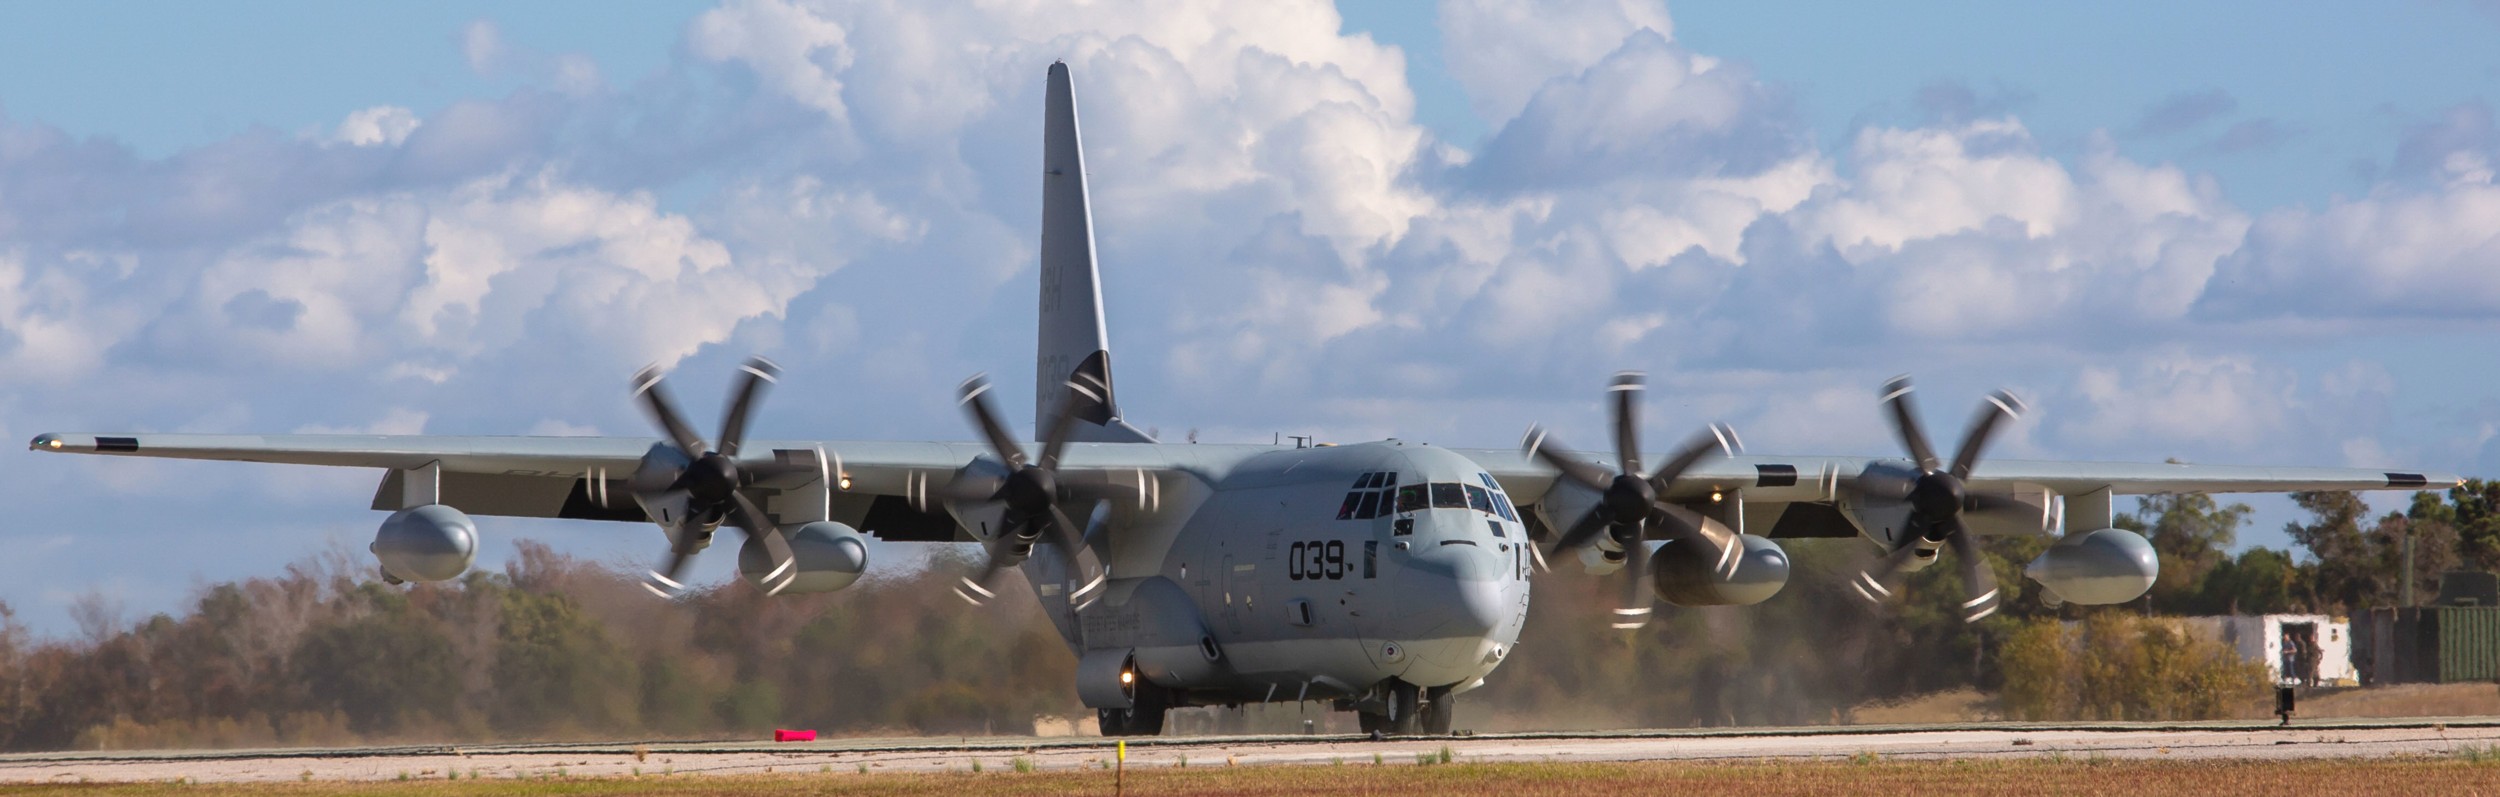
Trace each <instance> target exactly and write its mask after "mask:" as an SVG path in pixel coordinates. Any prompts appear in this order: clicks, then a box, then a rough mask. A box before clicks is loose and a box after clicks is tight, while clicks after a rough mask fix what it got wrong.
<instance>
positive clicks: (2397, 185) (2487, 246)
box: [2198, 104, 2500, 319]
mask: <svg viewBox="0 0 2500 797" xmlns="http://www.w3.org/2000/svg"><path fill="white" fill-rule="evenodd" d="M2491 130H2492V124H2491V112H2490V109H2489V108H2487V107H2484V106H2480V105H2478V104H2474V105H2461V106H2458V107H2457V108H2455V109H2453V110H2451V111H2450V112H2449V113H2447V114H2445V115H2444V116H2443V118H2442V119H2441V120H2440V121H2439V122H2437V123H2434V124H2431V125H2426V126H2424V127H2422V128H2420V129H2417V130H2416V131H2414V133H2413V134H2412V135H2411V136H2409V137H2408V138H2407V140H2406V141H2405V143H2404V144H2403V146H2402V147H2401V148H2400V149H2399V151H2398V156H2397V163H2398V164H2400V173H2399V174H2398V175H2396V176H2395V177H2396V179H2395V181H2391V182H2389V183H2383V184H2381V185H2380V186H2379V187H2378V188H2376V189H2374V190H2373V191H2372V192H2371V193H2370V194H2369V195H2367V196H2362V197H2355V198H2338V199H2336V200H2334V201H2333V202H2330V203H2328V204H2327V205H2326V206H2325V207H2323V208H2316V209H2311V208H2300V207H2295V208H2282V209H2277V210H2274V211H2271V212H2269V213H2267V214H2265V215H2264V216H2263V217H2261V218H2260V219H2259V220H2258V221H2257V224H2256V226H2255V227H2254V228H2253V229H2252V230H2251V231H2250V232H2249V235H2248V240H2247V242H2246V244H2245V245H2243V246H2242V247H2241V248H2240V249H2239V250H2238V251H2236V252H2234V253H2232V255H2231V257H2230V258H2229V259H2228V260H2227V261H2226V262H2225V263H2223V264H2222V267H2221V268H2220V269H2219V270H2218V271H2217V273H2216V274H2215V276H2214V280H2213V284H2212V285H2211V286H2210V288H2209V289H2208V290H2207V292H2206V294H2205V295H2204V296H2203V297H2202V298H2201V299H2200V300H2199V304H2198V309H2199V310H2200V311H2201V312H2202V313H2204V314H2206V315H2209V316H2211V317H2214V318H2220V319H2251V318H2280V317H2313V318H2371V317H2402V318H2459V319H2489V318H2492V317H2495V316H2500V269H2494V268H2492V264H2493V263H2500V184H2496V183H2495V181H2494V179H2493V166H2492V164H2493V163H2494V162H2495V160H2496V159H2500V137H2495V136H2494V135H2492V133H2491Z"/></svg>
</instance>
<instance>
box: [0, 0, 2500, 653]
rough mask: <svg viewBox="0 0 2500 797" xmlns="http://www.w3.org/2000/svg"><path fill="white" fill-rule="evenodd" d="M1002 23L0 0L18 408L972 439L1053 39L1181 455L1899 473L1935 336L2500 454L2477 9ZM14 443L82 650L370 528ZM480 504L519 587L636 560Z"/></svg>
mask: <svg viewBox="0 0 2500 797" xmlns="http://www.w3.org/2000/svg"><path fill="white" fill-rule="evenodd" d="M1340 12H1342V13H1340ZM1020 13H1021V12H1019V11H1017V10H1015V9H996V8H970V7H965V6H962V5H960V4H949V3H932V4H925V5H920V6H913V7H910V8H881V7H874V6H861V5H853V4H844V3H805V2H802V3H795V4H793V3H785V2H781V0H739V1H738V2H731V3H727V4H723V5H719V6H715V5H714V4H711V3H691V2H670V3H637V4H623V5H619V4H602V3H579V2H553V3H533V4H525V5H518V6H514V5H508V4H487V3H435V4H423V5H407V6H364V5H339V4H329V3H255V4H247V5H242V6H231V7H229V6H217V5H203V4H176V3H157V4H120V5H108V6H101V7H83V6H74V5H66V4H64V5H49V6H38V5H28V4H18V5H11V6H8V7H7V8H5V9H0V367H6V368H8V369H9V370H10V371H11V372H12V373H15V374H18V375H20V378H19V379H18V380H16V383H15V384H13V385H11V386H6V387H0V424H4V425H5V426H6V430H7V431H10V432H15V433H17V434H18V436H20V437H26V436H31V435H32V434H34V433H36V432H41V431H66V430H117V429H137V430H183V431H322V430H373V431H423V432H431V433H446V434H448V433H483V434H493V433H524V432H538V433H594V432H595V433H608V434H640V433H642V431H643V430H642V428H641V427H642V422H641V421H640V420H639V419H638V418H636V417H635V416H634V414H633V412H632V410H631V408H630V407H629V406H628V405H627V404H626V403H625V401H624V400H623V390H622V382H623V378H624V375H625V374H627V373H630V372H631V370H632V369H633V368H634V367H636V366H638V365H640V364H642V363H645V362H650V361H653V360H660V361H663V362H674V363H679V364H681V365H682V367H683V369H684V371H685V373H686V376H685V377H684V379H685V380H686V384H684V385H683V386H682V387H681V391H682V392H683V393H685V394H687V395H688V397H689V399H690V401H691V403H694V404H696V405H697V409H696V411H697V412H698V413H699V414H700V413H707V412H710V411H712V410H711V406H710V404H709V402H710V401H711V400H712V399H711V394H712V393H715V392H717V389H716V388H714V387H712V386H711V385H712V384H713V383H714V382H717V381H720V380H721V379H723V378H725V377H723V376H722V375H724V374H726V373H727V372H728V371H729V369H730V368H731V365H732V364H733V363H734V362H735V361H736V360H737V359H738V358H739V357H742V356H744V355H745V354H746V353H748V352H759V351H760V352H765V353H769V354H772V355H774V356H776V357H777V358H778V359H780V360H781V361H782V362H783V363H784V364H785V365H786V366H789V367H790V370H791V372H792V378H791V383H790V387H789V388H788V389H786V390H785V391H783V393H782V394H780V395H777V396H776V398H775V405H774V406H775V410H774V411H773V412H772V413H771V414H769V415H768V417H766V418H765V419H764V420H762V421H761V422H760V423H761V424H762V428H761V431H762V432H763V433H769V434H775V435H782V436H791V437H835V438H840V437H877V438H887V437H904V438H928V437H950V438H951V437H958V436H960V435H961V434H962V430H961V428H960V426H961V420H960V419H959V418H957V417H955V415H954V414H953V412H952V408H951V406H950V405H949V404H948V403H947V402H946V401H944V398H943V397H944V395H945V391H946V390H947V389H948V388H949V387H951V386H952V385H953V384H954V383H955V381H956V380H959V379H961V378H962V377H963V376H964V375H965V374H968V373H971V372H973V371H980V370H988V371H994V372H999V373H1002V374H1006V373H1013V372H1015V371H1016V370H1017V369H1018V368H1020V364H1021V362H1022V361H1023V357H1022V356H1020V355H1015V354H1014V352H1017V351H1022V350H1025V347H1028V346H1029V345H1030V342H1029V335H1030V327H1031V315H1030V313H1031V312H1032V311H1031V299H1030V291H1031V288H1030V277H1031V274H1030V268H1031V262H1030V261H1031V256H1032V248H1033V242H1032V240H1031V239H1032V237H1033V234H1034V225H1035V223H1036V219H1035V216H1036V214H1037V212H1038V211H1037V207H1038V206H1037V200H1036V199H1035V197H1034V196H1033V193H1034V192H1033V191H1031V186H1030V185H1029V184H1028V183H1029V181H1028V180H1027V179H1026V174H1025V172H1024V169H1025V167H1026V166H1027V165H1028V164H1027V161H1028V160H1029V159H1030V158H1031V157H1032V151H1033V150H1035V149H1037V148H1038V131H1037V125H1038V117H1039V99H1038V88H1039V82H1040V81H1039V76H1040V69H1041V66H1042V65H1044V64H1047V63H1048V62H1049V61H1050V60H1051V59H1054V58H1066V59H1067V60H1069V61H1070V63H1071V64H1073V65H1075V66H1076V67H1077V68H1078V70H1079V72H1078V79H1079V82H1080V94H1079V96H1080V103H1081V104H1082V105H1081V107H1082V112H1083V113H1084V114H1085V115H1086V119H1087V120H1088V127H1087V140H1088V144H1089V146H1090V147H1091V148H1092V150H1091V151H1090V152H1089V166H1090V167H1091V168H1092V169H1093V170H1094V171H1095V173H1096V179H1095V186H1094V188H1095V196H1096V202H1097V212H1098V217H1097V224H1098V227H1099V228H1100V231H1101V234H1102V236H1103V240H1102V247H1103V256H1104V262H1105V269H1106V278H1107V285H1106V291H1107V293H1108V295H1109V298H1110V299H1111V301H1112V302H1113V306H1112V308H1111V311H1110V312H1111V323H1112V334H1113V337H1114V342H1115V348H1116V349H1117V350H1118V351H1120V352H1121V357H1122V362H1123V368H1122V370H1121V376H1122V386H1121V387H1122V392H1123V394H1124V395H1123V398H1124V402H1123V403H1124V405H1125V406H1126V407H1127V408H1128V409H1129V410H1130V414H1131V415H1132V416H1136V419H1137V421H1138V422H1139V423H1140V424H1141V425H1149V426H1158V427H1160V428H1162V429H1163V430H1164V431H1165V432H1166V433H1167V434H1175V435H1176V434H1177V433H1179V432H1180V431H1181V430H1184V429H1192V428H1195V429H1200V430H1202V432H1203V436H1204V437H1205V438H1206V439H1216V440H1251V439H1257V440H1265V439H1268V437H1269V435H1271V434H1273V433H1277V432H1285V433H1315V434H1319V435H1321V436H1323V437H1327V438H1333V439H1364V438H1367V437H1377V436H1381V435H1386V434H1398V435H1400V436H1404V437H1409V438H1422V439H1430V440H1435V441H1445V442H1447V443H1449V444H1456V445H1487V446H1499V445H1506V444H1508V443H1509V442H1510V441H1511V440H1512V439H1514V438H1515V436H1516V434H1517V432H1518V430H1519V429H1520V428H1521V427H1524V426H1525V425H1527V423H1529V422H1531V421H1543V422H1545V423H1548V424H1549V425H1553V426H1555V427H1557V428H1558V429H1560V430H1563V431H1566V432H1572V433H1574V435H1573V436H1574V438H1575V439H1589V440H1594V439H1597V434H1596V432H1595V429H1596V426H1597V424H1598V423H1599V419H1600V417H1601V416H1600V414H1599V413H1598V412H1597V409H1596V405H1595V403H1594V396H1595V394H1596V390H1595V387H1596V386H1597V385H1599V384H1601V383H1602V382H1603V380H1604V378H1605V375H1606V374H1607V373H1609V372H1611V371H1612V370H1614V369H1617V368H1626V367H1632V368H1643V369H1647V370H1649V371H1651V372H1652V373H1653V374H1656V375H1658V378H1657V379H1655V380H1654V383H1656V384H1658V385H1659V386H1660V387H1659V388H1658V390H1657V392H1656V394H1655V395H1656V399H1655V402H1654V403H1655V404H1656V406H1654V407H1653V408H1652V410H1651V413H1652V415H1653V416H1655V417H1654V418H1653V419H1652V422H1651V424H1650V426H1649V428H1651V429H1654V430H1662V429H1674V428H1678V427H1679V426H1680V425H1688V424H1689V425H1698V424H1699V423H1701V422H1703V421H1705V420H1709V419H1713V418H1725V419H1728V420H1731V421H1734V422H1735V423H1737V425H1738V426H1739V427H1740V428H1742V429H1745V430H1746V431H1747V436H1748V439H1749V440H1750V441H1752V442H1753V443H1754V444H1755V447H1756V448H1757V449H1758V450H1775V451H1795V452H1811V453H1825V452H1829V453H1848V454H1870V455H1872V454H1888V453H1890V450H1891V447H1892V444H1891V443H1890V442H1889V441H1888V440H1887V439H1886V435H1885V434H1884V432H1883V431H1882V428H1881V427H1880V426H1879V425H1878V424H1877V423H1876V419H1875V415H1874V410H1873V402H1872V391H1873V388H1874V385H1876V384H1877V383H1878V382H1880V381H1881V380H1882V379H1883V378H1884V377H1886V376H1889V375H1891V374H1893V373H1898V372H1902V371H1914V372H1916V373H1918V374H1919V375H1920V376H1921V377H1922V380H1923V383H1924V384H1925V385H1927V387H1928V390H1927V391H1926V395H1927V396H1928V403H1929V407H1928V411H1929V412H1930V413H1931V415H1932V416H1933V420H1932V421H1931V423H1933V424H1935V425H1937V426H1940V427H1948V428H1949V427H1954V426H1957V425H1958V421H1959V419H1960V418H1961V417H1962V415H1963V413H1964V412H1966V411H1967V406H1966V402H1967V401H1969V400H1974V399H1975V398H1976V397H1977V396H1978V395H1979V394H1980V393H1981V392H1983V391H1984V390H1985V389H1987V388H1990V387H1995V386H1998V385H2010V386H2012V387H2014V388H2016V389H2017V390H2018V391H2021V392H2023V393H2024V394H2025V395H2026V396H2028V397H2031V398H2032V399H2033V403H2034V404H2035V406H2038V407H2039V408H2040V409H2041V412H2040V413H2038V414H2037V415H2038V417H2037V418H2036V419H2035V420H2033V421H2030V422H2028V423H2027V424H2026V425H2025V426H2024V427H2022V428H2021V429H2019V430H2018V432H2017V434H2016V435H2015V436H2014V439H2011V440H2009V441H2008V443H2007V447H2008V452H2009V453H2008V456H2027V457H2079V458H2090V459H2118V460H2146V461H2153V460H2160V459H2163V458H2166V457H2182V458H2186V459H2189V460H2192V461H2208V462H2232V463H2285V464H2315V465H2356V466H2368V467H2376V466H2390V467H2418V468H2425V469H2445V470H2454V471H2460V472H2467V473H2474V474H2488V473H2491V472H2492V471H2495V470H2500V443H2495V442H2494V440H2495V437H2496V436H2500V431H2496V430H2500V382H2495V381H2494V380H2493V378H2492V377H2491V375H2490V369H2489V368H2487V367H2481V366H2483V365H2487V362H2486V361H2487V360H2488V357H2487V356H2481V355H2477V354H2475V352H2488V351H2491V350H2492V349H2493V347H2494V345H2495V344H2500V325H2495V319H2500V268H2495V263H2500V204H2495V203H2500V189H2495V188H2494V187H2493V185H2492V181H2493V178H2492V176H2491V170H2492V169H2491V164H2492V163H2494V162H2495V161H2500V133H2494V132H2493V124H2492V111H2491V103H2492V101H2493V98H2494V96H2495V95H2500V54H2496V53H2500V48H2492V47H2490V46H2489V45H2488V43H2489V42H2490V41H2491V40H2492V38H2493V36H2494V34H2500V7H2495V6H2494V5H2492V4H2490V3H2477V2H2399V3H2388V4H2375V5H2362V4H2324V3H2290V4H2282V3H2274V4H2259V3H2209V4H2188V5H2181V4H2156V3H2120V4H2015V5H2007V4H1991V3H1961V2H1941V3H1920V4H1909V5H1893V4H1887V5H1870V4H1814V3H1793V2H1745V3H1737V2H1694V3H1682V4H1673V5H1665V6H1661V5H1658V4H1655V3H1645V2H1633V1H1632V0H1621V1H1619V2H1618V1H1616V0H1607V1H1605V2H1581V3H1556V4H1550V5H1545V6H1540V7H1538V10H1537V11H1535V12H1533V13H1521V12H1519V11H1517V10H1516V9H1512V8H1508V7H1506V6H1505V4H1502V3H1495V2H1490V0H1485V1H1484V2H1476V1H1475V0H1453V2H1449V3H1444V4H1440V5H1434V4H1426V3H1394V2H1348V3H1346V4H1344V6H1343V7H1342V8H1335V7H1330V6H1328V5H1326V4H1324V3H1311V2H1300V3H1273V4H1256V5H1244V4H1228V3H1220V2H1214V1H1213V0H1203V2H1193V3H1172V4H1148V5H1146V6H1144V7H1139V8H1119V7H1113V6H1111V5H1106V6H1100V7H1091V8H1088V9H1085V10H1083V11H1081V12H1075V13H1068V14H1059V15H1027V16H1019V14H1020ZM935 285H944V286H947V290H944V291H937V290H933V289H932V287H931V286H935ZM1001 352H1005V353H1006V354H1001ZM2477 357H2481V359H2480V360H2478V359H2476V358H2477ZM1245 364H1246V365H1248V366H1251V367H1244V365H1245ZM1492 364H1498V367H1495V366H1494V365H1492ZM1020 381H1021V380H1020V379H1003V380H1002V383H1003V384H1006V385H1015V384H1018V383H1019V382H1020ZM1661 434H1663V432H1661ZM11 472H13V473H17V474H21V478H18V479H14V480H12V484H10V485H9V486H7V487H5V488H0V490H5V491H6V492H5V494H6V495H7V497H8V498H9V499H10V500H11V501H12V502H13V504H14V505H17V506H22V507H32V508H36V509H35V514H36V515H37V517H35V518H34V519H29V520H26V521H22V522H20V523H19V524H18V525H17V526H16V527H15V528H12V529H11V530H10V531H9V532H8V534H10V535H11V536H14V537H18V538H19V539H20V542H21V546H20V549H21V551H23V552H24V553H23V555H21V556H19V557H16V558H15V559H14V560H13V561H11V562H8V563H0V583H6V584H8V585H9V586H7V587H4V588H0V600H5V601H7V602H8V603H9V604H10V605H12V606H14V607H16V608H17V609H18V612H19V614H20V615H21V616H23V617H25V618H27V619H28V620H29V621H30V622H33V623H35V624H36V626H37V627H38V628H43V629H49V630H57V629H60V628H62V627H63V624H64V623H65V615H64V614H63V612H62V609H63V607H65V606H66V605H67V603H68V602H69V601H70V600H72V599H73V598H75V597H76V596H78V595H80V594H84V593H88V592H96V593H100V594H104V595H106V596H108V597H111V598H113V599H115V600H119V601H122V602H124V603H125V604H126V605H127V606H128V607H129V609H130V611H131V612H132V613H133V614H136V613H139V612H144V611H159V610H165V609H169V608H172V607H174V606H177V605H179V604H180V603H181V602H183V601H184V600H186V599H187V596H188V590H189V589H191V588H192V586H193V585H194V584H196V583H198V582H200V581H202V580H222V579H231V578H238V577H245V576H249V575H252V574H257V573H267V572H272V571H274V570H275V569H276V568H277V567H279V566H280V565H282V564H283V563H285V562H287V561H290V560H292V559H294V558H295V557H297V556H299V555H301V554H302V552H303V551H306V550H313V549H319V548H321V547H322V546H324V545H338V546H341V547H343V548H344V549H347V550H349V551H351V552H353V551H360V550H361V548H362V545H363V541H364V538H365V537H366V536H367V535H369V534H370V527H371V525H372V524H373V523H374V522H375V521H376V520H377V519H376V518H374V517H371V516H370V513H367V512H365V511H364V510H363V509H362V508H361V507H362V506H363V504H364V501H365V499H366V497H367V495H368V494H369V490H370V487H371V485H370V481H371V478H370V476H369V475H367V474H336V473H317V472H311V471H294V470H282V469H260V468H250V467H240V468H238V467H219V466H208V465H190V464H179V463H157V464H139V463H128V462H80V463H75V464H64V463H61V462H59V461H57V460H41V461H35V460H27V461H22V462H20V464H19V466H18V468H17V469H13V470H12V471H11ZM96 506H102V507H108V508H109V509H108V510H106V511H105V512H104V516H103V517H102V518H101V521H100V523H101V525H102V526H103V527H104V528H106V529H108V530H109V532H108V533H107V534H101V535H100V534H96V533H93V532H92V531H90V530H88V529H89V527H90V526H92V525H94V524H96V523H97V522H98V521H97V519H96V518H92V517H86V516H79V515H76V513H71V512H67V511H64V512H63V513H59V514H55V513H51V512H48V511H45V510H42V509H41V508H42V507H96ZM203 507H212V508H211V509H203ZM232 507H248V511H240V510H235V509H230V508H232ZM2260 507H2261V509H2263V510H2264V512H2263V514H2261V516H2260V519H2259V522H2258V523H2257V524H2256V528H2253V529H2251V530H2250V532H2249V533H2247V534H2246V535H2244V537H2243V541H2244V542H2251V543H2257V544H2273V545H2281V544H2283V539H2282V535H2281V534H2280V532H2279V531H2278V529H2279V527H2280V525H2281V523H2282V522H2284V521H2285V520H2287V519H2289V518H2290V514H2289V512H2288V511H2287V510H2286V508H2285V507H2284V505H2283V503H2282V502H2280V501H2269V502H2261V503H2260ZM72 518H75V520H74V521H73V520H72ZM487 531H488V533H489V535H490V539H491V540H492V541H493V544H492V545H490V548H489V551H488V556H487V559H486V561H485V562H484V564H485V565H487V566H492V565H493V563H494V562H496V561H499V559H498V557H500V556H501V555H502V554H503V552H505V551H508V550H509V547H508V546H509V542H508V541H509V539H511V538H512V537H514V536H516V535H529V536H538V537H542V538H546V539H550V540H552V541H555V542H557V543H558V544H559V545H563V546H565V547H566V548H567V549H569V550H576V551H579V552H583V553H585V554H586V555H591V556H597V557H603V558H610V559H614V560H616V561H620V562H625V561H637V560H640V559H644V558H648V556H650V555H651V553H652V552H654V551H656V546H657V542H656V540H657V535H656V533H655V532H652V531H651V530H646V529H630V530H629V529H624V528H620V527H613V526H597V527H590V526H586V525H585V524H559V523H543V522H507V521H489V523H488V525H487ZM238 541H249V542H248V543H239V542H238ZM727 558H728V557H712V558H711V559H712V560H726V559H727ZM705 566H706V567H709V568H710V570H708V571H706V572H707V573H709V574H710V575H711V576H712V577H722V576H725V575H726V572H727V571H726V562H725V561H707V562H706V563H705Z"/></svg>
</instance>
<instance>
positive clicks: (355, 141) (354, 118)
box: [330, 105, 425, 147]
mask: <svg viewBox="0 0 2500 797" xmlns="http://www.w3.org/2000/svg"><path fill="white" fill-rule="evenodd" d="M424 123H425V120H423V119H419V118H417V114H416V112H414V111H410V110H408V109H406V108H402V107H399V106H396V105H376V106H373V107H371V108H365V109H362V110H358V111H356V112H355V113H351V114H348V115H347V118H346V119H345V120H343V121H341V122H339V126H338V130H336V131H334V132H332V133H331V134H330V138H331V140H333V141H336V142H338V143H341V144H349V145H353V146H359V147H374V146H386V145H387V146H393V147H396V146H399V145H400V143H401V142H404V141H407V140H408V134H409V133H414V132H416V130H417V126H418V125H422V124H424Z"/></svg>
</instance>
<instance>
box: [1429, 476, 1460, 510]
mask: <svg viewBox="0 0 2500 797" xmlns="http://www.w3.org/2000/svg"><path fill="white" fill-rule="evenodd" d="M1432 508H1434V509H1466V508H1467V491H1466V490H1465V489H1463V485H1460V484H1459V483H1457V482H1433V484H1432Z"/></svg>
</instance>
